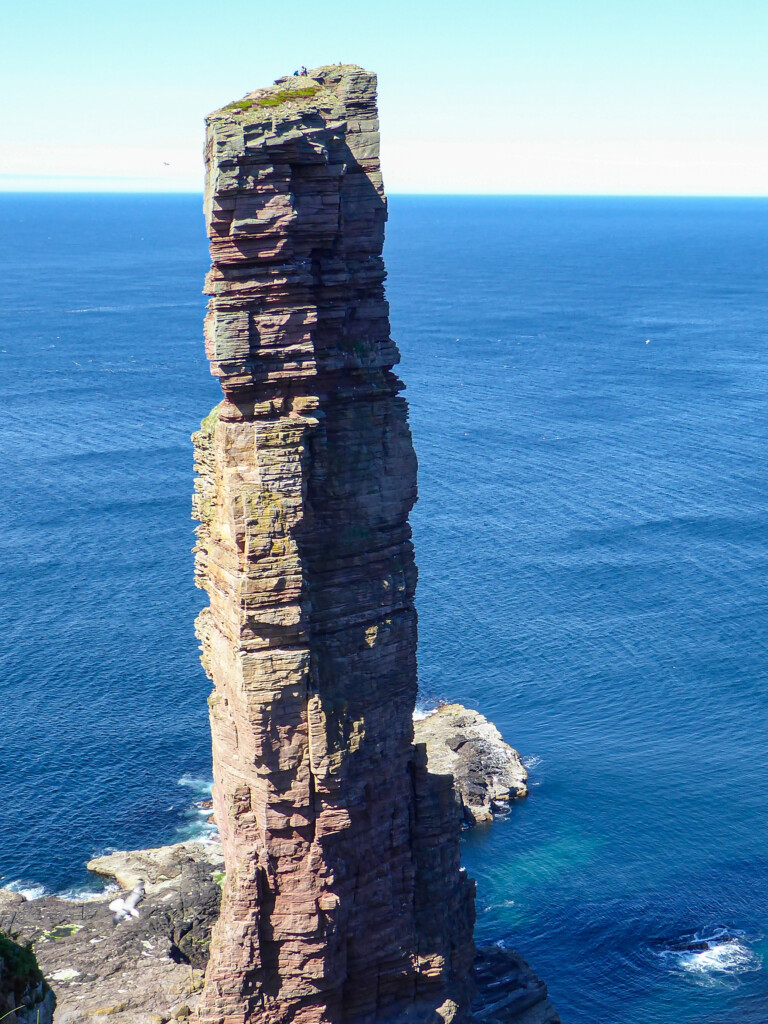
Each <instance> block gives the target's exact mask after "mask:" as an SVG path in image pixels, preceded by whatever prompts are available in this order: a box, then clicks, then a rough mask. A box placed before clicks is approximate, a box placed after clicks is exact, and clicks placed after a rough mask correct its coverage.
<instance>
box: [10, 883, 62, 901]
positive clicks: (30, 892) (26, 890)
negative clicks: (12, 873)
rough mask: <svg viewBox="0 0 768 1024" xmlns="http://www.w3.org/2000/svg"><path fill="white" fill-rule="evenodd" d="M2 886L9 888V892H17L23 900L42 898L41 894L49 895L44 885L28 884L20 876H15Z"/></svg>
mask: <svg viewBox="0 0 768 1024" xmlns="http://www.w3.org/2000/svg"><path fill="white" fill-rule="evenodd" d="M2 888H3V889H10V890H11V892H17V893H19V894H20V895H21V896H23V897H24V899H25V900H39V899H42V897H43V896H49V895H50V893H49V891H48V890H47V889H46V887H45V886H44V885H28V884H27V883H26V882H23V881H22V880H21V879H20V878H16V879H14V880H13V881H12V882H7V883H6V884H5V885H4V886H3V887H2Z"/></svg>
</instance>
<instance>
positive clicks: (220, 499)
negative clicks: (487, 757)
mask: <svg viewBox="0 0 768 1024" xmlns="http://www.w3.org/2000/svg"><path fill="white" fill-rule="evenodd" d="M206 163H207V186H206V217H207V223H208V231H209V236H210V245H211V258H212V268H211V271H210V274H209V276H208V278H207V283H206V291H207V293H208V294H209V295H211V302H210V306H209V313H208V316H207V318H206V346H207V354H208V357H209V359H210V361H211V367H212V371H213V373H214V374H215V375H217V376H218V377H219V378H220V380H221V386H222V389H223V391H224V401H223V402H222V403H221V404H220V405H219V406H218V407H217V408H216V409H215V410H214V412H213V413H212V414H211V416H209V417H208V418H207V420H206V421H204V423H203V427H202V429H201V431H200V432H199V433H198V434H197V435H195V444H196V462H197V469H198V472H199V478H198V481H197V485H196V486H197V495H196V501H195V510H196V516H197V518H198V519H199V520H200V524H201V525H200V527H199V529H198V545H197V549H196V550H197V564H196V576H197V581H198V583H199V585H200V586H202V587H204V588H205V589H206V590H207V592H208V594H209V597H210V607H209V608H208V609H206V610H205V611H204V612H203V613H202V614H201V616H200V618H199V620H198V635H199V637H200V639H201V642H202V652H203V653H202V660H203V664H204V666H205V668H206V671H207V672H208V674H209V675H210V677H211V679H212V680H213V682H214V687H215V688H214V691H213V694H212V696H211V698H210V710H211V729H212V734H213V755H214V777H215V789H214V802H215V814H216V821H217V823H218V825H219V827H220V830H221V837H222V843H223V848H224V855H225V858H226V866H227V876H226V883H225V887H224V895H223V901H222V910H221V917H220V919H219V922H218V924H217V925H216V927H215V929H214V934H213V939H212V942H211V958H210V961H209V964H208V969H207V975H206V986H205V990H204V995H203V1002H202V1009H201V1013H202V1016H203V1017H204V1018H205V1019H207V1020H210V1021H222V1022H223V1021H226V1022H227V1024H236V1022H245V1021H254V1020H259V1021H262V1020H263V1021H269V1022H281V1021H292V1022H297V1024H299V1022H301V1024H303V1022H320V1021H333V1022H342V1021H344V1022H347V1021H348V1022H373V1021H385V1020H405V1019H408V1020H414V1021H419V1020H424V1021H430V1022H433V1024H439V1022H440V1020H441V1019H445V1020H450V1019H455V1020H461V1019H462V1018H464V1017H465V1016H466V1015H467V1013H468V1006H469V991H468V988H469V986H468V983H467V977H468V972H469V971H470V968H471V964H472V961H473V957H474V946H473V942H472V926H473V920H474V898H473V893H474V889H473V885H472V883H471V882H470V881H469V880H468V879H467V878H466V876H465V875H464V874H463V872H462V871H461V869H460V866H459V850H458V831H459V822H458V812H457V807H456V804H455V801H454V799H453V795H452V783H451V778H450V776H438V775H430V774H429V773H428V772H427V767H426V755H425V751H424V748H423V747H418V746H417V747H414V746H413V723H412V713H413V708H414V704H415V699H416V612H415V609H414V591H415V586H416V568H415V564H414V559H413V548H412V544H411V539H410V538H411V531H410V527H409V524H408V514H409V512H410V509H411V507H412V505H413V502H414V501H415V498H416V459H415V455H414V451H413V446H412V443H411V436H410V432H409V429H408V422H407V406H406V403H405V401H404V399H403V398H401V397H399V395H398V392H399V391H400V390H401V389H402V384H401V383H400V381H399V380H398V379H397V377H396V376H395V375H394V374H393V373H392V366H393V365H394V364H395V363H396V362H397V360H398V352H397V348H396V346H395V345H394V343H393V342H392V340H391V338H390V336H389V318H388V307H387V303H386V301H385V298H384V291H383V282H384V276H385V271H384V264H383V261H382V258H381V251H382V244H383V238H384V222H385V219H386V201H385V198H384V192H383V188H382V183H381V174H380V171H379V162H378V121H377V113H376V79H375V77H374V76H373V75H370V74H368V73H367V72H365V71H363V70H362V69H360V68H357V67H353V66H352V67H350V66H346V67H341V66H339V67H329V68H320V69H317V70H316V71H313V72H311V73H310V75H309V76H308V77H300V78H290V79H285V80H281V81H279V82H278V83H277V84H276V85H275V86H274V87H272V88H271V89H266V90H259V91H258V92H256V93H252V94H250V96H248V97H246V98H245V99H244V100H243V101H240V102H239V103H236V104H231V105H230V106H229V107H225V108H224V109H222V110H220V111H217V112H216V113H214V114H213V115H211V117H210V118H209V119H208V136H207V145H206Z"/></svg>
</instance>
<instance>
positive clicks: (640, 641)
mask: <svg viewBox="0 0 768 1024" xmlns="http://www.w3.org/2000/svg"><path fill="white" fill-rule="evenodd" d="M199 206H200V203H199V200H197V199H196V198H194V197H161V196H157V197H155V196H153V197H109V196H100V197H89V196H70V197H62V196H57V197H45V196H34V197H32V196H25V197H21V196H4V197H0V212H2V217H1V218H0V231H2V232H3V234H4V245H3V250H2V251H3V254H4V255H3V263H4V266H3V273H2V278H1V279H0V280H1V281H2V283H1V284H0V289H1V290H2V303H1V304H0V331H1V332H2V338H1V339H0V349H2V350H3V351H1V352H0V359H2V363H0V365H1V366H2V367H3V368H4V372H3V374H2V377H0V388H1V389H2V400H3V409H4V416H3V419H2V423H0V432H1V433H2V451H3V456H4V463H5V465H4V473H3V483H2V488H3V502H2V509H3V530H2V533H1V534H0V573H2V584H3V594H4V600H3V602H2V611H0V617H1V619H0V658H2V677H1V678H2V680H3V682H2V687H3V693H4V696H5V701H4V708H3V729H2V730H0V736H1V737H2V739H1V740H0V742H2V745H3V750H2V758H1V759H0V793H2V794H3V799H2V801H0V830H1V831H0V834H2V837H3V838H2V844H1V845H0V875H3V876H4V879H3V881H4V883H5V884H7V883H8V882H14V883H15V884H17V885H18V886H20V887H26V888H31V887H33V886H36V885H37V886H46V887H48V888H49V889H53V890H59V891H60V890H62V889H72V888H74V889H79V888H82V887H84V886H87V884H88V879H87V876H86V875H85V872H84V870H83V863H84V861H85V860H86V859H87V858H88V857H90V856H92V855H93V853H95V852H97V851H100V850H103V849H106V848H110V847H125V846H132V845H133V846H138V845H144V844H151V843H159V842H163V841H168V840H169V839H170V838H172V837H173V836H175V835H180V834H193V833H194V832H195V831H196V830H198V829H199V828H200V821H201V817H200V815H199V813H197V812H196V811H195V809H194V807H193V806H192V800H193V798H194V797H195V796H196V795H199V792H200V791H201V789H202V788H203V787H204V785H205V780H206V779H207V778H208V777H209V772H210V756H209V753H208V743H207V723H206V718H205V698H206V696H207V693H208V684H207V681H206V680H205V678H204V677H203V675H202V672H201V670H200V669H199V667H198V664H197V650H196V643H195V640H194V637H193V635H192V630H191V622H192V618H193V616H194V614H195V612H196V610H197V608H198V607H199V606H200V596H199V595H198V593H197V592H196V591H195V590H194V588H193V587H192V585H191V556H190V554H189V548H190V547H191V544H192V539H193V538H192V534H191V528H192V524H191V522H190V521H189V492H190V489H191V452H190V445H189V441H188V436H189V434H190V432H191V431H192V430H193V429H194V428H195V425H196V423H197V422H198V421H199V419H200V418H201V416H202V414H203V413H204V412H205V411H207V409H208V408H210V406H211V405H212V404H214V402H215V401H216V400H217V389H216V385H215V383H214V382H213V381H212V380H211V379H210V378H209V377H208V375H207V369H206V366H205V364H204V360H203V354H202V343H201V339H200V336H201V316H202V310H203V299H202V298H201V296H200V295H199V289H200V286H201V282H202V276H203V273H204V271H205V268H206V264H207V260H206V255H205V241H204V238H203V232H202V225H201V219H200V214H199ZM767 227H768V203H767V202H762V201H738V200H728V201H721V200H617V199H601V200H589V199H469V198H462V199H458V198H448V197H446V198H418V199H417V198H407V197H395V198H394V199H393V200H392V201H391V215H390V223H389V229H388V241H387V251H386V257H387V263H388V267H389V271H390V279H389V298H390V302H391V305H392V321H393V332H394V334H395V337H396V338H397V340H398V342H399V343H400V346H401V349H402V352H403V362H402V366H401V371H400V372H401V375H402V376H403V378H404V379H405V381H406V383H407V385H408V391H407V394H408V397H409V400H410V403H411V419H412V426H413V432H414V438H415V442H416V448H417V452H418V454H419V461H420V501H419V504H418V505H417V507H416V510H415V513H414V529H415V537H416V544H417V558H418V562H419V566H420V584H419V595H418V601H419V611H420V631H421V648H420V673H421V685H422V693H423V697H424V701H425V702H429V701H430V700H434V699H436V698H447V699H456V700H461V701H464V702H466V703H468V704H470V705H472V706H475V707H477V708H479V709H480V710H482V711H483V712H485V713H486V714H487V715H488V716H489V717H491V718H492V719H493V720H494V721H495V722H496V723H497V724H498V726H499V727H500V728H501V730H502V732H503V733H504V735H505V736H506V738H507V739H509V740H510V741H511V742H512V743H513V744H514V745H515V746H517V747H518V748H519V749H520V751H521V752H522V753H523V755H524V756H525V757H527V758H529V759H530V763H531V765H532V769H531V780H532V783H533V786H532V793H531V797H530V799H529V800H528V801H527V802H525V803H523V804H520V805H518V806H516V807H515V808H514V809H513V811H512V813H511V814H510V815H509V816H508V817H507V818H505V819H504V820H502V821H500V822H497V823H495V824H494V825H493V826H492V827H491V828H486V829H476V830H474V831H472V832H468V833H466V834H465V837H464V859H465V863H466V864H467V866H468V867H469V870H470V872H471V873H472V874H473V875H474V876H475V877H476V878H477V879H478V933H479V935H480V936H481V937H482V938H491V939H495V940H505V941H510V942H512V943H513V944H515V945H516V946H518V948H520V949H521V950H523V951H524V952H525V953H526V955H527V956H528V957H529V959H530V960H531V961H532V963H533V964H534V965H535V967H536V968H537V970H538V971H539V973H540V974H542V976H544V977H545V978H546V979H547V981H548V983H549V986H550V991H551V995H552V998H553V1000H554V1001H555V1002H556V1003H557V1005H558V1006H559V1008H560V1009H561V1012H562V1014H563V1017H564V1019H565V1020H566V1021H570V1022H571V1024H595V1022H598V1021H599V1022H600V1024H613V1022H615V1024H673V1022H674V1024H765V1022H766V1021H768V974H766V960H765V958H766V955H768V872H766V859H767V858H766V853H765V841H764V837H765V835H766V824H768V821H767V819H768V759H767V758H766V754H765V744H766V741H765V736H766V724H768V723H767V722H766V718H768V700H767V699H766V685H765V684H766V674H767V673H766V669H767V667H768V652H767V651H766V627H765V622H766V615H765V609H766V604H767V603H768V583H767V582H766V581H767V580H768V576H767V574H766V562H767V561H768V548H767V547H766V540H768V508H767V507H766V505H767V498H766V496H767V495H768V479H767V477H768V469H767V468H766V461H765V457H764V453H765V450H766V444H765V442H766V437H765V435H766V415H765V411H766V394H767V392H768V371H767V369H766V367H767V365H768V364H767V363H766V354H765V353H766V333H767V331H766V328H767V326H768V299H767V298H766V290H765V277H766V263H767V260H768V232H767V231H766V228H767ZM180 780H182V781H183V784H181V785H180V784H179V783H180ZM196 787H197V788H196ZM696 934H698V935H700V936H706V937H709V938H710V939H712V945H713V947H714V948H713V949H712V950H709V951H707V952H706V953H704V954H701V953H696V952H691V951H684V950H679V949H674V948H673V947H674V946H675V945H679V944H680V943H681V942H684V940H685V939H686V938H687V937H692V936H694V935H696Z"/></svg>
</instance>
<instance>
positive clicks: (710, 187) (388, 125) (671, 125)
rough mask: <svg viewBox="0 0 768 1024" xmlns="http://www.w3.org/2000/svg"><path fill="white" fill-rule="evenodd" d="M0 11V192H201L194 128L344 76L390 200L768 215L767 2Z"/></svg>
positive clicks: (104, 0)
mask: <svg viewBox="0 0 768 1024" xmlns="http://www.w3.org/2000/svg"><path fill="white" fill-rule="evenodd" d="M2 9H3V14H2V24H3V36H4V39H3V46H2V61H0V106H1V108H2V114H1V120H2V125H3V131H2V135H1V136H0V191H18V190H24V191H29V190H45V191H72V190H78V191H83V190H85V191H92V190H94V191H95V190H99V191H105V190H106V191H163V192H165V191H187V192H197V191H201V189H202V158H201V149H202V139H203V118H204V116H205V114H206V113H208V112H209V111H211V110H213V109H215V108H217V107H219V106H222V105H223V104H225V103H227V102H229V101H230V100H232V99H237V98H239V97H240V96H242V95H243V94H244V93H246V92H249V91H250V90H252V89H255V88H258V87H259V86H262V85H268V84H270V83H271V81H272V80H273V79H274V78H276V77H277V76H279V75H283V74H289V73H291V72H292V71H293V70H294V69H295V68H296V67H298V66H300V65H301V64H306V65H307V66H308V67H310V68H311V67H313V66H317V65H320V64H329V63H336V62H338V61H343V62H345V63H355V64H362V65H363V66H364V67H367V68H369V69H370V70H373V71H376V72H377V73H378V75H379V100H380V112H381V121H382V164H383V170H384V177H385V184H386V187H387V190H388V191H389V192H391V193H398V192H400V193H408V192H410V193H430V192H441V193H512V194H537V193H543V194H551V193H554V194H587V195H590V194H592V195H595V194H597V195H600V194H614V195H615V194H619V195H620V194H628V195H747V196H749V195H754V196H766V195H768V103H767V102H766V100H767V99H768V96H767V95H766V94H767V93H768V85H767V82H766V65H768V60H767V59H766V54H767V53H768V0H730V2H724V0H665V2H661V0H525V2H523V0H474V2H470V3H451V2H449V0H443V2H439V0H389V2H388V3H387V4H384V3H376V4H374V3H370V2H367V0H356V2H352V0H334V2H333V3H325V4H324V3H318V2H317V0H315V2H307V0H270V2H267V3H265V2H262V0H252V2H251V3H250V4H221V5H215V4H212V3H211V2H210V0H208V2H206V3H203V2H201V0H154V2H149V0H133V2H130V3H128V2H124V0H112V2H110V0H98V2H97V0H72V2H71V3H69V4H67V5H65V4H62V3H61V0H25V2H24V3H23V4H22V3H20V2H18V3H15V4H13V5H12V4H11V3H9V0H3V8H2Z"/></svg>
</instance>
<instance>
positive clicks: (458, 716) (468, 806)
mask: <svg viewBox="0 0 768 1024" xmlns="http://www.w3.org/2000/svg"><path fill="white" fill-rule="evenodd" d="M415 734H416V736H415V738H416V742H417V743H424V744H425V745H426V748H427V764H428V766H429V770H430V771H431V772H434V773H435V774H437V775H445V774H450V775H452V776H453V780H454V793H455V796H456V800H457V801H458V804H459V807H460V809H461V813H462V816H463V818H464V821H465V822H466V823H467V824H468V825H473V824H475V822H478V821H492V820H493V816H494V815H495V814H500V813H504V812H505V811H508V810H509V804H510V801H511V800H517V799H519V798H520V797H524V796H527V795H528V787H527V785H526V782H527V779H528V772H527V771H526V770H525V766H524V765H523V761H522V758H521V757H520V755H519V754H518V752H517V751H516V750H514V749H513V748H512V747H510V745H509V744H508V743H505V742H504V739H503V738H502V735H501V733H500V732H499V730H498V729H497V728H496V726H495V725H493V723H492V722H489V721H488V719H487V718H484V717H483V716H482V715H481V714H479V713H478V712H477V711H471V710H470V709H469V708H465V707H463V706H462V705H461V704H443V705H442V706H441V707H439V708H437V710H435V711H433V712H431V713H430V714H429V715H428V716H427V717H426V718H422V719H420V720H418V721H417V722H416V723H415Z"/></svg>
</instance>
